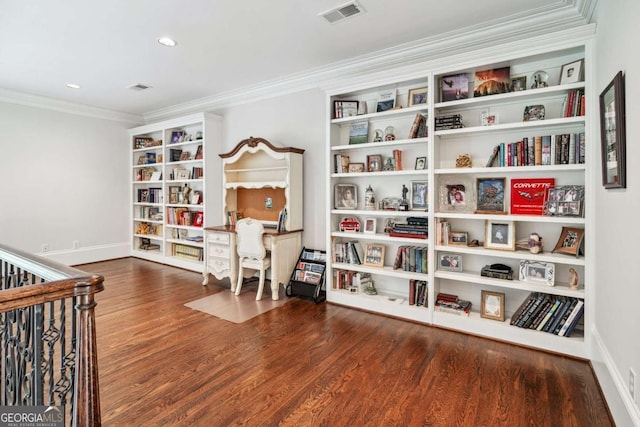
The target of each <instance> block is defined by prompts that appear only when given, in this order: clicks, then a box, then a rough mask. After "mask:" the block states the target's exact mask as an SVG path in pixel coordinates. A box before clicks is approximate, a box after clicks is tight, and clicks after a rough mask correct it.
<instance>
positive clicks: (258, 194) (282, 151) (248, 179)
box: [203, 137, 304, 300]
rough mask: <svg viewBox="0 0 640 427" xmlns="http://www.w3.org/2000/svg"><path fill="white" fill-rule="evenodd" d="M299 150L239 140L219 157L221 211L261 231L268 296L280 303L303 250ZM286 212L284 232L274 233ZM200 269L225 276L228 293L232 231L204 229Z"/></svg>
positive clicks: (233, 277) (233, 268) (234, 269)
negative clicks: (261, 227)
mask: <svg viewBox="0 0 640 427" xmlns="http://www.w3.org/2000/svg"><path fill="white" fill-rule="evenodd" d="M303 153H304V150H302V149H299V148H292V147H275V146H274V145H273V144H271V143H270V142H269V141H267V140H266V139H263V138H253V137H250V138H248V139H245V140H243V141H240V143H238V145H237V146H236V147H235V148H234V149H233V150H231V151H230V152H228V153H224V154H220V157H221V158H222V185H223V190H222V195H223V196H222V199H223V200H222V205H223V206H222V209H223V213H224V217H228V215H227V213H228V212H237V213H239V214H241V215H242V216H243V217H244V218H254V219H257V220H258V221H260V222H262V223H263V224H264V226H265V234H264V237H263V241H264V244H265V248H266V249H267V250H268V251H271V297H272V299H274V300H277V299H278V298H279V295H278V290H279V286H280V284H283V285H286V284H287V283H288V282H289V277H290V275H291V272H292V271H293V268H294V266H295V264H296V261H297V259H298V255H299V254H300V251H301V249H302V190H303V186H302V154H303ZM282 209H286V212H287V217H286V220H285V229H286V230H287V231H280V232H279V231H277V229H276V227H277V225H278V217H279V215H280V212H281V211H282ZM205 234H206V237H205V257H206V262H205V268H204V270H203V275H204V281H203V285H206V284H207V283H208V282H209V274H212V275H214V276H215V277H216V278H217V279H218V280H220V279H222V278H224V277H228V278H229V280H230V282H231V290H232V291H235V287H236V282H237V280H238V256H237V253H236V234H235V229H234V227H233V226H232V225H231V224H230V223H228V224H226V225H219V226H212V227H205Z"/></svg>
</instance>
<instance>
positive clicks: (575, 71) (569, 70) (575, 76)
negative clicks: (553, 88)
mask: <svg viewBox="0 0 640 427" xmlns="http://www.w3.org/2000/svg"><path fill="white" fill-rule="evenodd" d="M583 75H584V59H579V60H577V61H573V62H570V63H568V64H564V65H563V66H562V71H560V84H561V85H566V84H569V83H576V82H581V81H582V79H583Z"/></svg>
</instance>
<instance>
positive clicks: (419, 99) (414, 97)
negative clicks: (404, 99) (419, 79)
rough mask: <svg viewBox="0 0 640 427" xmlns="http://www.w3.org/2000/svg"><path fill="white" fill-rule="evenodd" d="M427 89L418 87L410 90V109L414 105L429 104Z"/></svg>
mask: <svg viewBox="0 0 640 427" xmlns="http://www.w3.org/2000/svg"><path fill="white" fill-rule="evenodd" d="M427 94H428V88H427V87H417V88H414V89H409V95H408V97H409V107H411V106H412V105H419V104H426V103H427Z"/></svg>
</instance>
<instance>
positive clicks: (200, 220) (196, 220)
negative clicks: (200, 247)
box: [193, 211, 204, 227]
mask: <svg viewBox="0 0 640 427" xmlns="http://www.w3.org/2000/svg"><path fill="white" fill-rule="evenodd" d="M203 224H204V212H202V211H197V212H196V213H195V215H194V217H193V226H194V227H202V225H203Z"/></svg>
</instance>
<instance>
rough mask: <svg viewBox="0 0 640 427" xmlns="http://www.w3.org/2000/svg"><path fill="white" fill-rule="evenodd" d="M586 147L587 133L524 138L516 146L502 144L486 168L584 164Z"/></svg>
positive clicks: (495, 148)
mask: <svg viewBox="0 0 640 427" xmlns="http://www.w3.org/2000/svg"><path fill="white" fill-rule="evenodd" d="M585 144H586V138H585V134H584V132H580V133H570V134H569V133H566V134H559V135H542V136H533V137H524V138H522V139H521V140H520V141H517V142H511V143H505V142H501V143H500V144H498V145H496V146H495V147H494V148H493V152H492V153H491V156H490V157H489V160H488V161H487V165H486V166H487V167H498V166H545V165H569V164H583V163H584V162H585V152H586V147H585Z"/></svg>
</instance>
